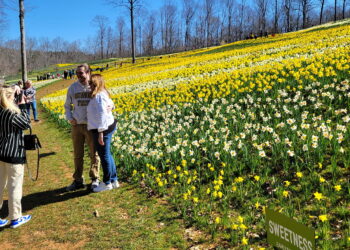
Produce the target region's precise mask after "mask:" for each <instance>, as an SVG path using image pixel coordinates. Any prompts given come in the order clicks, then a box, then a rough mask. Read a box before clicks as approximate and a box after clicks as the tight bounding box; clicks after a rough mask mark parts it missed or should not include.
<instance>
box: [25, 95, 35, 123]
mask: <svg viewBox="0 0 350 250" xmlns="http://www.w3.org/2000/svg"><path fill="white" fill-rule="evenodd" d="M26 107H27V112H28V115H29V117H30V107H32V109H33V116H34V120H38V112H37V110H36V101H35V100H34V101H32V102H30V103H26Z"/></svg>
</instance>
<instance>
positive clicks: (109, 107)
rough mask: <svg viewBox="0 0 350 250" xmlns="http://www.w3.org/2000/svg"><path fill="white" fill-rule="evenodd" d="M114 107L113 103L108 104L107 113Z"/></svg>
mask: <svg viewBox="0 0 350 250" xmlns="http://www.w3.org/2000/svg"><path fill="white" fill-rule="evenodd" d="M113 108H114V106H113V105H108V106H107V113H110V112H112V110H113Z"/></svg>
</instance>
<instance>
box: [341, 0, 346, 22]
mask: <svg viewBox="0 0 350 250" xmlns="http://www.w3.org/2000/svg"><path fill="white" fill-rule="evenodd" d="M345 8H346V0H343V11H342V19H345Z"/></svg>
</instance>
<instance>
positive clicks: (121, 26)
mask: <svg viewBox="0 0 350 250" xmlns="http://www.w3.org/2000/svg"><path fill="white" fill-rule="evenodd" d="M124 32H125V22H124V19H123V18H122V17H118V19H117V42H118V53H117V54H118V56H120V57H121V56H123V55H124V36H125V34H124Z"/></svg>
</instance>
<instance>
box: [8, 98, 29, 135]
mask: <svg viewBox="0 0 350 250" xmlns="http://www.w3.org/2000/svg"><path fill="white" fill-rule="evenodd" d="M19 108H20V110H21V114H13V117H12V125H13V126H14V127H17V128H19V129H22V130H24V129H28V128H30V118H29V116H28V113H27V110H26V106H25V104H20V105H19Z"/></svg>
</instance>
